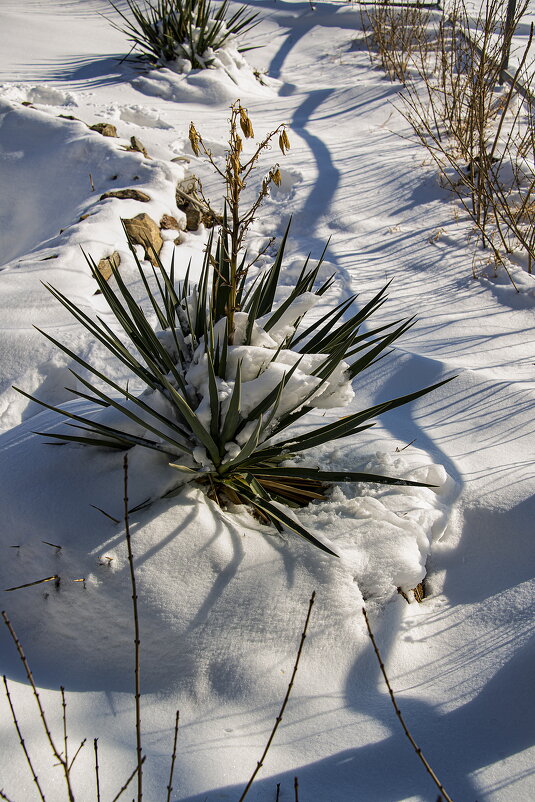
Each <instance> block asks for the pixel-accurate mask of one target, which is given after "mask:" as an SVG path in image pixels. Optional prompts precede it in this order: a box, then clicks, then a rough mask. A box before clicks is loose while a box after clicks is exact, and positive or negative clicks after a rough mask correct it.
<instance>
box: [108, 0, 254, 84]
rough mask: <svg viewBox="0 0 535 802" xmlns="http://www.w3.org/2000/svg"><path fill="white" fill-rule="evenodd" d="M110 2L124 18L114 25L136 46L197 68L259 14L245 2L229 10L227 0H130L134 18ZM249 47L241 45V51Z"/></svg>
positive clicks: (154, 57)
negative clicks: (219, 0) (145, 0)
mask: <svg viewBox="0 0 535 802" xmlns="http://www.w3.org/2000/svg"><path fill="white" fill-rule="evenodd" d="M110 3H111V5H112V6H113V8H114V9H115V11H116V12H117V13H118V14H119V15H120V16H121V18H122V20H123V23H122V24H121V23H115V22H112V25H113V26H114V27H115V28H117V29H118V30H120V31H121V32H122V33H124V34H126V36H127V37H128V39H129V40H130V42H131V43H132V49H136V50H138V51H140V52H141V54H142V55H144V56H145V57H147V58H148V59H149V60H150V61H152V62H154V63H157V64H160V65H161V64H165V63H167V62H171V61H173V60H175V59H177V58H181V59H187V60H188V61H189V62H190V63H191V66H192V67H193V68H194V69H203V68H205V67H209V66H210V65H211V64H212V62H213V59H214V54H215V53H216V51H217V50H220V49H221V48H222V47H223V46H224V45H225V44H227V43H228V42H230V41H231V40H232V39H233V38H234V37H235V36H238V34H243V33H247V32H248V31H250V30H251V28H253V27H254V26H255V25H256V24H257V23H256V17H257V16H258V14H257V13H250V12H249V11H248V9H247V8H246V7H245V6H241V7H240V8H238V10H237V11H235V12H234V13H233V14H229V4H228V1H227V0H224V1H223V2H222V3H221V4H219V5H217V6H215V5H213V4H212V3H210V0H156V3H155V4H153V3H145V4H144V5H140V4H139V3H137V2H136V0H127V5H128V8H129V10H130V13H131V15H132V16H131V18H130V17H128V16H127V15H126V14H124V13H123V12H122V11H121V10H120V9H119V8H118V7H117V6H116V5H115V4H114V3H113V2H112V0H110ZM248 49H250V48H247V47H239V48H238V50H239V51H240V52H244V51H245V50H248Z"/></svg>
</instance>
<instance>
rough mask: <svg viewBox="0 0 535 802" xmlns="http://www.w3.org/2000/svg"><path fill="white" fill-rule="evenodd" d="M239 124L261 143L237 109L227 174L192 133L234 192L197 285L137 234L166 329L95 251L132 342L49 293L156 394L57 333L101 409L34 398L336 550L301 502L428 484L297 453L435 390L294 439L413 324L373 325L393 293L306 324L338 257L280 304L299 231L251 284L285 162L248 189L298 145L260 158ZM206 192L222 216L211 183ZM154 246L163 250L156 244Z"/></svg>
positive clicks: (76, 429)
mask: <svg viewBox="0 0 535 802" xmlns="http://www.w3.org/2000/svg"><path fill="white" fill-rule="evenodd" d="M239 130H241V132H242V134H243V137H244V138H245V140H250V139H252V138H253V137H254V131H253V126H252V123H251V120H250V118H249V116H248V113H247V110H246V109H244V108H243V107H242V106H241V104H240V102H239V101H236V102H235V103H233V104H232V106H231V116H230V135H229V140H228V150H227V153H226V156H225V160H224V165H223V166H221V165H220V164H218V162H217V161H216V160H215V158H214V157H213V155H212V153H211V152H210V150H209V148H208V147H207V146H206V144H205V142H204V140H203V138H202V135H201V134H199V132H198V131H197V129H196V128H195V126H194V124H193V123H191V125H190V131H189V138H190V142H191V146H192V149H193V151H194V152H195V154H196V155H202V154H204V155H205V156H206V157H207V159H208V161H209V162H210V164H211V165H212V167H213V169H214V170H215V171H216V172H217V173H218V174H219V176H220V177H221V179H222V180H223V181H224V186H225V208H224V212H223V215H222V224H221V228H220V232H219V234H218V236H217V238H215V237H214V234H213V233H212V234H211V237H210V240H209V242H208V245H207V248H206V252H205V258H204V263H203V266H202V270H201V274H200V278H199V281H198V283H197V284H196V285H192V284H191V283H190V280H189V268H188V270H187V271H186V274H185V277H184V279H183V280H182V281H180V282H178V283H176V282H175V267H174V259H173V261H172V263H171V267H170V270H169V271H168V270H166V268H165V267H164V265H163V264H162V262H161V261H160V259H159V257H158V255H157V254H156V253H155V252H154V251H152V255H153V259H152V260H151V261H152V262H153V264H152V265H151V269H152V279H151V281H150V282H149V280H148V278H147V276H146V274H145V272H144V269H143V266H142V264H141V263H140V261H139V258H138V256H137V253H136V250H135V247H134V245H133V243H132V242H131V241H130V240H129V246H130V250H131V252H132V255H133V257H134V260H135V263H136V265H137V269H138V271H139V276H140V278H141V281H142V283H143V285H144V288H145V290H146V293H147V300H148V303H149V309H150V310H151V317H153V319H154V320H155V324H156V325H155V326H153V324H152V322H151V320H150V319H149V317H148V316H147V315H146V314H145V312H144V311H143V309H142V308H141V306H140V305H139V304H138V303H137V302H136V301H135V299H134V297H133V296H132V294H131V292H130V290H129V289H128V287H127V286H126V284H125V282H124V280H123V278H122V276H121V274H120V273H119V271H118V270H117V269H115V268H113V276H114V278H115V284H116V289H114V287H113V286H112V284H110V283H108V282H107V281H105V280H104V279H103V277H102V275H101V274H100V272H99V270H98V268H97V266H96V264H95V262H94V261H93V260H92V259H91V258H90V257H86V258H87V261H88V264H89V267H90V269H91V272H92V274H93V276H94V278H95V280H96V281H97V283H98V286H99V289H100V291H101V292H102V294H103V296H104V299H105V300H106V301H107V303H108V306H109V308H110V310H111V312H112V313H113V315H114V317H115V319H116V322H117V326H118V327H119V329H118V330H120V329H122V331H123V335H124V336H123V337H122V338H121V337H120V336H119V335H118V334H117V331H116V330H114V329H113V328H112V327H110V326H109V325H108V324H107V323H106V322H105V321H104V320H102V319H101V318H97V319H96V320H93V319H92V318H91V317H89V316H88V315H87V314H85V313H84V312H82V311H81V310H80V309H78V307H77V306H76V305H75V304H74V303H73V302H72V301H70V300H69V299H68V298H67V297H66V296H65V295H63V294H62V293H61V292H59V291H58V290H56V289H54V288H53V287H51V286H48V285H45V286H48V289H49V290H50V292H51V293H52V294H53V295H54V296H55V297H56V298H57V299H58V301H59V302H60V303H61V304H63V306H65V307H66V308H67V309H68V310H69V312H70V313H71V314H72V315H73V316H74V317H75V318H76V319H77V320H78V321H79V322H80V323H81V324H82V325H83V326H84V327H85V328H86V329H87V331H88V332H89V333H90V334H91V335H92V336H93V337H95V338H96V339H97V340H98V341H100V342H101V343H102V344H103V345H104V346H105V347H106V348H107V349H108V350H109V351H110V353H111V354H112V355H113V356H114V357H116V358H117V359H119V360H120V361H121V362H122V363H123V364H124V365H125V366H126V368H127V369H128V371H129V373H132V374H133V375H134V376H136V377H137V378H138V379H139V380H141V382H142V383H143V385H144V386H145V387H146V390H145V391H144V392H143V393H142V394H141V395H136V394H135V393H134V392H132V391H131V390H130V389H129V387H128V384H127V386H126V387H122V386H121V385H119V384H118V383H117V382H115V381H113V380H112V379H110V378H109V377H107V376H105V375H104V374H103V373H102V372H100V371H99V370H98V369H97V368H95V367H94V366H92V365H91V364H89V363H88V362H87V361H85V360H84V359H82V358H81V357H79V356H78V355H77V354H75V353H74V352H73V351H71V350H70V349H69V348H67V347H66V346H65V345H63V344H62V343H60V342H58V341H57V340H56V339H55V338H54V337H52V336H51V335H49V334H45V336H46V337H47V338H48V339H49V340H50V341H51V342H53V343H54V344H55V345H57V346H58V347H59V348H60V349H61V350H62V351H63V352H64V353H65V354H66V355H67V356H69V357H70V358H71V359H73V360H74V361H75V362H76V363H78V364H79V365H80V366H81V367H82V368H83V369H84V370H85V371H86V376H87V374H89V375H91V374H92V375H93V377H94V378H95V379H96V380H97V383H96V384H95V383H94V381H90V380H89V379H88V378H86V377H85V376H83V375H80V374H78V373H77V372H75V371H72V373H73V375H74V377H75V378H76V379H77V381H78V382H79V385H81V386H82V387H84V388H85V389H86V390H87V391H89V392H88V393H86V392H84V391H80V390H76V391H73V392H74V393H75V395H77V396H79V397H81V398H84V399H87V400H89V401H91V402H93V403H94V404H96V405H97V407H100V408H101V409H100V410H98V409H97V414H96V415H94V416H84V415H78V414H75V413H74V412H71V410H69V409H68V408H67V407H53V406H51V405H49V404H46V403H44V402H42V401H38V399H34V400H36V401H38V403H40V404H42V405H43V406H45V407H47V408H49V409H55V410H56V411H57V412H59V413H60V414H61V415H63V416H64V417H66V418H68V419H69V421H70V423H69V427H70V429H71V430H72V432H71V433H68V432H61V433H57V434H52V435H48V436H51V437H53V438H54V439H56V440H60V441H63V442H68V441H72V442H75V443H81V444H84V445H93V446H100V447H102V446H107V447H110V448H119V449H128V448H132V447H134V446H141V447H144V448H149V449H155V450H156V451H160V452H163V453H164V454H166V455H167V456H168V457H169V459H170V466H171V468H172V469H173V470H175V471H177V472H178V481H177V489H180V486H181V485H182V484H184V483H185V482H191V481H193V482H197V483H199V484H200V485H202V486H203V487H204V488H205V489H206V492H207V493H208V495H209V496H210V497H211V498H212V499H213V500H215V501H216V502H217V503H218V504H220V505H221V506H225V505H226V504H227V503H235V504H245V505H247V506H248V507H249V508H250V509H251V510H252V511H253V512H255V514H256V515H258V516H259V517H260V518H261V519H262V520H264V521H266V522H271V523H273V524H274V525H275V526H276V527H277V528H278V529H279V530H281V529H282V528H283V527H284V526H286V527H287V528H289V529H290V530H292V531H294V532H296V533H297V534H299V535H302V536H303V537H304V538H306V539H307V540H308V541H309V542H311V543H313V544H314V545H316V546H318V547H319V548H321V549H323V550H324V551H327V552H329V553H330V554H333V552H332V550H331V549H330V548H328V546H326V545H325V544H324V543H322V542H321V541H320V540H318V538H316V537H314V536H313V535H312V534H311V533H310V532H308V531H307V530H306V529H304V527H303V526H302V525H301V524H300V522H299V520H298V519H297V518H296V517H295V515H294V514H293V513H292V512H291V508H296V507H301V506H304V505H306V504H308V503H310V502H311V501H314V500H321V499H323V498H325V494H326V492H327V490H328V487H329V484H330V483H333V482H364V481H369V482H380V483H387V484H409V485H411V484H412V485H418V484H419V483H417V482H408V481H402V480H399V479H395V478H392V477H387V476H376V475H370V474H364V473H356V472H351V471H349V472H334V471H323V470H320V469H319V468H317V467H304V466H303V465H295V464H291V463H292V460H293V458H294V457H295V455H297V454H299V453H300V452H302V451H307V450H309V449H312V448H316V447H318V446H321V445H323V444H324V443H328V442H333V441H335V440H338V439H339V438H342V437H348V436H351V435H354V434H356V433H358V432H361V431H363V430H364V429H368V428H369V427H370V426H373V422H372V419H373V418H374V417H376V416H377V415H379V414H381V413H382V412H386V411H387V410H389V409H394V408H395V407H397V406H400V405H401V404H405V403H407V402H408V401H411V400H413V399H416V398H418V397H419V396H422V395H424V394H425V393H427V392H429V391H430V390H432V389H433V387H428V388H425V389H422V390H418V391H417V392H415V393H411V394H409V395H406V396H403V397H401V398H395V399H393V400H390V401H387V402H385V403H383V404H379V405H377V406H374V407H371V408H369V409H365V410H362V411H360V412H356V413H353V414H352V415H347V416H345V417H343V418H340V419H338V420H336V421H334V422H332V423H329V424H326V425H325V426H321V427H319V428H315V429H312V430H310V431H308V432H306V433H305V434H301V435H299V434H295V433H294V434H292V429H291V427H292V424H294V423H296V422H297V421H299V420H300V419H301V418H303V417H304V416H305V415H306V414H307V413H308V412H310V411H311V410H313V409H314V408H318V407H319V408H333V407H341V406H344V405H346V404H347V403H348V402H349V401H350V400H351V399H352V398H353V390H352V386H351V385H352V381H353V379H355V378H356V377H357V376H358V375H359V374H360V373H361V372H362V371H363V370H365V369H366V368H367V367H369V366H370V365H372V364H374V363H375V362H376V361H377V360H379V359H381V358H382V356H383V355H384V354H385V352H386V349H388V348H389V346H390V345H391V344H392V343H393V342H394V341H395V340H397V338H398V337H400V336H401V335H402V334H403V333H404V332H405V331H406V330H407V329H408V328H409V327H410V326H411V325H412V320H407V321H401V320H398V321H397V322H394V323H390V324H386V325H381V326H377V327H373V326H372V327H371V329H370V330H368V331H366V332H363V331H361V327H362V325H363V324H364V323H367V322H368V320H369V318H370V316H371V315H372V314H373V313H374V312H376V311H377V310H378V309H379V308H380V307H381V306H382V305H383V303H384V302H385V300H386V287H385V288H384V289H383V290H381V291H380V292H378V293H377V295H376V296H375V297H374V298H372V300H371V301H369V302H368V303H367V304H366V305H364V306H363V307H362V309H355V302H356V298H357V296H356V295H353V296H351V297H350V298H348V299H347V300H345V301H342V302H341V303H339V304H338V305H337V306H335V307H334V308H333V309H331V310H330V311H328V312H326V313H325V314H324V315H323V316H322V317H321V318H320V320H319V321H318V320H316V321H315V322H313V323H307V322H306V315H307V313H308V312H309V311H310V310H311V309H312V307H313V306H315V305H316V304H317V303H318V301H319V300H320V299H321V298H322V296H323V295H325V293H326V292H327V290H328V289H329V288H330V287H331V285H332V283H333V281H334V276H331V277H330V278H328V279H327V280H326V281H324V282H322V283H320V284H319V286H317V285H316V284H317V280H318V276H319V271H320V268H321V265H322V261H323V257H324V254H325V251H324V253H323V254H322V256H321V258H320V259H319V261H318V263H317V264H316V265H312V264H311V263H310V258H309V259H307V260H306V262H305V264H304V265H303V268H302V270H301V274H300V276H299V278H298V280H297V282H296V283H295V286H294V287H293V288H292V289H291V291H290V292H289V294H288V295H287V296H286V298H285V299H284V300H283V301H281V302H280V303H276V294H277V287H278V283H279V277H280V273H281V269H282V266H283V258H284V251H285V247H286V242H287V238H288V232H289V225H288V227H287V229H286V231H285V233H284V236H283V238H282V241H281V243H280V246H279V248H278V251H277V253H276V255H275V257H274V259H273V262H272V264H271V266H270V267H269V268H264V269H263V270H261V271H259V272H257V275H256V277H255V278H254V279H252V280H251V279H250V277H249V273H250V268H251V267H252V265H253V264H254V262H255V260H253V261H252V262H249V263H247V254H246V252H245V245H244V242H245V238H246V234H247V231H248V229H249V227H250V225H251V223H252V221H253V219H254V217H255V214H256V212H257V211H258V208H259V207H260V205H261V203H262V201H263V200H264V198H265V197H266V195H267V194H268V191H269V187H270V186H271V184H272V183H275V184H279V183H280V181H281V174H280V171H279V167H278V165H275V166H273V167H271V168H270V170H269V171H268V173H267V174H266V175H264V177H263V178H262V180H261V182H260V187H259V189H258V191H257V193H256V196H255V198H254V199H253V200H252V201H250V202H249V205H247V206H246V207H245V209H243V208H242V207H243V204H242V203H241V196H242V192H243V190H244V188H245V186H246V182H247V181H248V179H249V178H251V176H252V173H253V171H254V170H255V168H256V167H257V165H258V162H259V158H260V155H261V153H262V151H263V150H266V149H267V148H269V146H270V143H271V141H272V140H273V138H274V137H275V136H277V135H278V143H279V148H280V150H281V151H282V153H283V154H285V153H286V151H287V150H288V149H289V147H290V142H289V138H288V134H287V132H286V126H285V125H284V124H281V125H279V126H277V128H275V129H274V130H273V131H271V133H269V134H267V135H266V136H265V137H264V138H263V139H262V140H261V141H260V142H259V143H257V144H256V145H255V146H254V147H253V149H252V152H250V153H248V154H247V153H246V150H247V149H246V148H245V145H244V141H243V140H242V137H241V136H240V133H239ZM199 191H200V192H201V194H202V197H203V200H204V201H205V203H206V205H207V207H208V208H211V207H210V203H209V201H208V200H207V199H206V198H205V197H204V193H203V190H202V185H200V186H199ZM220 217H221V216H220ZM146 247H147V248H148V249H149V250H150V245H149V244H147V246H146ZM149 276H150V274H149ZM116 328H117V327H116ZM43 333H44V332H43ZM438 386H439V385H438V384H437V385H434V387H438ZM103 388H104V389H103ZM107 388H109V389H107ZM112 393H113V394H112ZM24 395H27V394H26V393H24ZM28 397H30V398H31V397H32V396H28ZM107 408H111V410H112V412H113V414H114V416H115V417H114V421H115V420H116V417H117V412H119V413H121V414H122V415H123V416H124V419H125V424H126V425H125V426H124V427H123V426H117V425H116V424H115V423H114V425H111V421H109V420H107V416H108V415H109V413H107V412H106V409H107ZM173 492H174V491H173Z"/></svg>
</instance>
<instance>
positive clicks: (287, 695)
mask: <svg viewBox="0 0 535 802" xmlns="http://www.w3.org/2000/svg"><path fill="white" fill-rule="evenodd" d="M315 599H316V591H314V592H313V593H312V596H311V597H310V601H309V603H308V612H307V615H306V619H305V625H304V627H303V632H302V634H301V641H300V643H299V648H298V650H297V656H296V658H295V664H294V667H293V671H292V676H291V677H290V682H289V684H288V689H287V691H286V696H285V697H284V701H283V703H282V705H281V709H280V710H279V715H278V716H277V718H276V719H275V724H274V726H273V729H272V730H271V734H270V736H269V738H268V741H267V743H266V746H265V748H264V751H263V752H262V756H261V758H260V760H259V761H258V763H257V764H256V768H255V770H254V771H253V773H252V774H251V777H250V779H249V782H248V783H247V785H246V786H245V789H244V791H243V793H242V795H241V796H240V798H239V800H238V802H243V800H244V799H245V797H246V796H247V794H248V793H249V790H250V788H251V786H252V784H253V782H254V781H255V778H256V775H257V774H258V772H259V771H260V769H261V768H262V766H263V765H264V761H265V759H266V756H267V753H268V752H269V748H270V746H271V744H272V742H273V739H274V737H275V733H276V732H277V730H278V728H279V724H280V723H281V721H282V717H283V715H284V711H285V710H286V705H287V704H288V700H289V698H290V694H291V692H292V688H293V684H294V680H295V675H296V674H297V669H298V667H299V661H300V660H301V653H302V651H303V645H304V643H305V639H306V636H307V630H308V622H309V621H310V614H311V613H312V607H313V606H314V601H315ZM296 779H297V778H296ZM277 793H278V789H277ZM296 793H297V791H296Z"/></svg>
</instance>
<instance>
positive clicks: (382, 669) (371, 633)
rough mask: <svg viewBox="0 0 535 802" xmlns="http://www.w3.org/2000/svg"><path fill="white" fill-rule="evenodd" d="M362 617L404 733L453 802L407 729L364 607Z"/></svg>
mask: <svg viewBox="0 0 535 802" xmlns="http://www.w3.org/2000/svg"><path fill="white" fill-rule="evenodd" d="M362 615H363V616H364V620H365V621H366V628H367V630H368V635H369V637H370V640H371V642H372V646H373V650H374V652H375V656H376V657H377V661H378V663H379V667H380V669H381V673H382V675H383V677H384V681H385V683H386V687H387V688H388V693H389V694H390V699H391V701H392V705H393V707H394V710H395V711H396V716H397V717H398V719H399V721H400V723H401V726H402V727H403V732H404V733H405V735H406V736H407V738H408V739H409V741H410V742H411V745H412V747H413V749H414V751H415V752H416V754H417V755H418V757H419V758H420V760H421V761H422V763H423V764H424V766H425V770H426V771H427V773H428V774H429V776H430V777H431V779H432V780H433V782H434V783H435V785H436V786H437V788H438V790H439V791H440V793H441V794H442V796H443V797H444V800H445V802H453V799H452V798H451V796H449V794H448V793H447V791H446V789H445V788H444V786H443V785H442V783H441V782H440V780H439V779H438V777H437V775H436V774H435V772H434V771H433V769H432V768H431V766H430V765H429V763H428V762H427V760H426V758H425V757H424V754H423V752H422V750H421V749H420V747H419V746H418V744H417V743H416V741H415V740H414V738H413V737H412V735H411V733H410V731H409V728H408V727H407V725H406V723H405V719H404V718H403V716H402V715H401V711H400V709H399V707H398V704H397V702H396V697H395V696H394V691H393V690H392V686H391V684H390V681H389V679H388V676H387V674H386V669H385V666H384V663H383V659H382V657H381V653H380V652H379V647H378V646H377V642H376V640H375V637H374V635H373V632H372V629H371V626H370V622H369V620H368V615H367V613H366V610H365V608H364V607H363V608H362Z"/></svg>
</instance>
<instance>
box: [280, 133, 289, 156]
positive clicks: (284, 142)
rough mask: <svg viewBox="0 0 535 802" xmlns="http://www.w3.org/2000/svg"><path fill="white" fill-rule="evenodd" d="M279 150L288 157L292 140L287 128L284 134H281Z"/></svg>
mask: <svg viewBox="0 0 535 802" xmlns="http://www.w3.org/2000/svg"><path fill="white" fill-rule="evenodd" d="M279 148H280V149H281V151H282V153H283V154H284V155H286V151H287V150H290V140H289V139H288V134H287V133H286V128H283V129H282V132H281V133H280V134H279Z"/></svg>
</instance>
